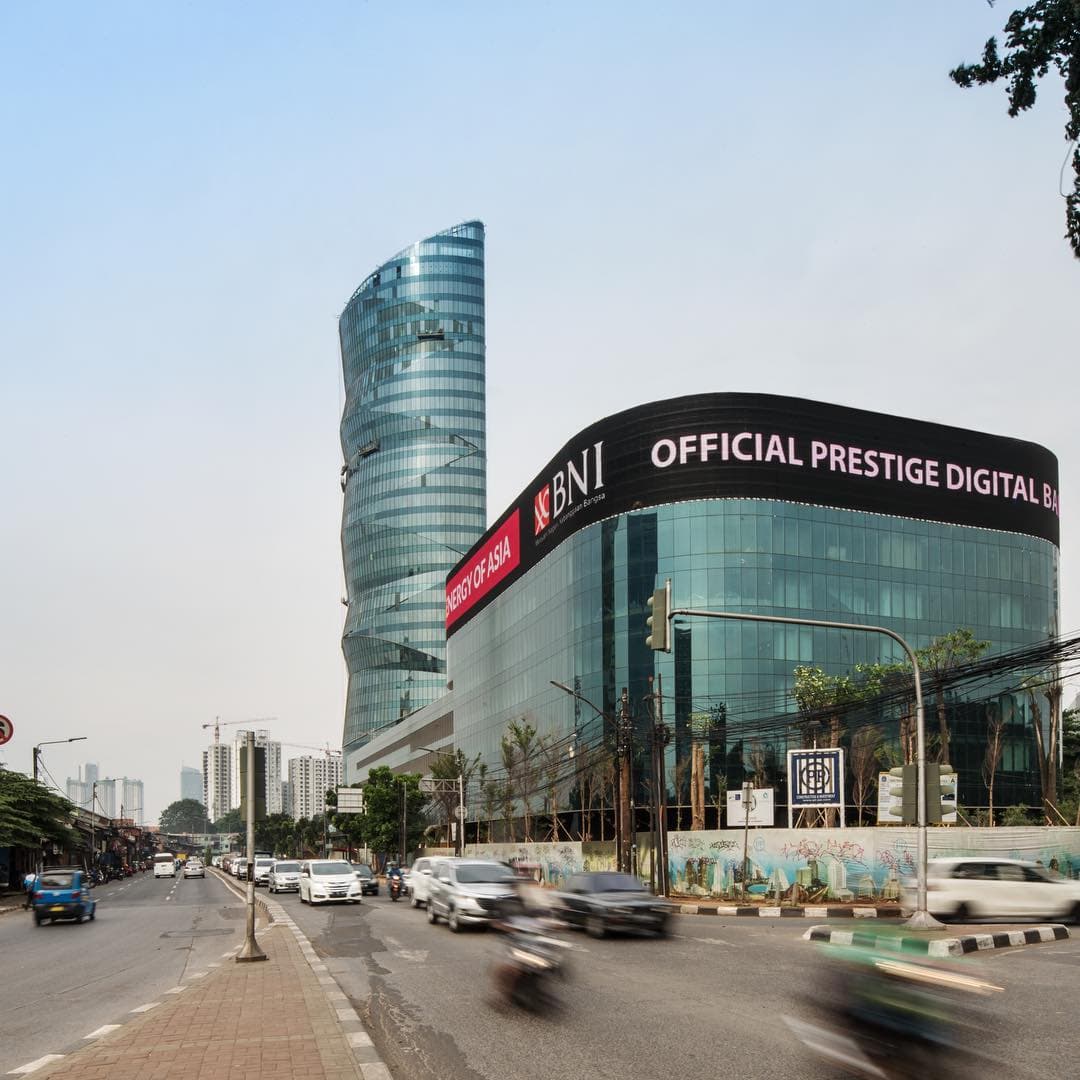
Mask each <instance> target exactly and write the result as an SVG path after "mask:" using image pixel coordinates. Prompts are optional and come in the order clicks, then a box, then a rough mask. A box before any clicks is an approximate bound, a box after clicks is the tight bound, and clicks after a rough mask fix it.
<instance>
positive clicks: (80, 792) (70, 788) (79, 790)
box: [66, 776, 92, 810]
mask: <svg viewBox="0 0 1080 1080" xmlns="http://www.w3.org/2000/svg"><path fill="white" fill-rule="evenodd" d="M66 787H67V797H68V799H69V800H70V801H71V804H72V806H77V807H78V808H79V809H80V810H89V809H90V800H91V798H92V785H91V784H89V783H87V781H85V780H76V779H73V778H72V777H70V776H69V777H68V778H67V784H66Z"/></svg>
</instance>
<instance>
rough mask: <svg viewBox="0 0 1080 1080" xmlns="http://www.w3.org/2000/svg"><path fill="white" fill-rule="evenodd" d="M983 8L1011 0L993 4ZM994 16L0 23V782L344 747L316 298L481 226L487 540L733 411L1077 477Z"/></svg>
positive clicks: (1068, 303)
mask: <svg viewBox="0 0 1080 1080" xmlns="http://www.w3.org/2000/svg"><path fill="white" fill-rule="evenodd" d="M1011 6H1012V5H1004V7H1007V8H1011ZM1006 15H1007V11H1006V10H1004V9H1003V6H1002V5H998V6H997V7H996V8H994V9H991V8H989V7H988V6H987V5H986V4H985V3H983V2H982V0H952V2H950V3H948V4H941V3H918V2H913V3H907V4H902V5H883V4H866V3H856V2H850V3H825V4H819V5H808V4H803V3H797V2H791V3H775V4H768V5H764V4H762V5H756V4H743V3H723V2H716V3H701V4H692V3H686V4H673V5H663V6H662V5H656V4H644V3H629V2H613V3H586V4H578V3H538V4H531V5H524V4H521V5H519V4H496V3H468V2H464V3H451V2H445V0H444V2H442V3H432V4H425V3H410V4H361V3H333V2H326V3H321V4H318V5H299V4H267V3H262V4H230V5H211V4H209V3H187V4H182V5H181V4H175V5H143V4H120V3H114V4H107V5H82V4H75V3H57V4H51V5H47V6H46V5H32V4H21V5H16V4H8V5H4V6H3V7H0V160H2V161H3V168H2V169H0V200H2V201H0V205H2V207H3V228H2V230H0V238H2V243H0V251H2V256H0V402H2V404H3V423H2V425H0V428H2V430H0V451H2V455H3V462H4V468H3V469H2V470H0V498H2V500H3V502H2V505H3V507H4V515H3V516H4V527H3V529H2V530H0V608H2V611H3V617H2V619H0V688H2V689H0V712H2V713H4V714H6V715H8V716H10V717H11V718H12V719H13V720H14V721H15V724H16V738H15V741H13V742H12V743H11V744H9V746H8V747H6V748H4V750H2V751H0V759H3V760H6V761H7V762H8V764H10V765H11V766H13V767H16V768H24V769H26V768H29V762H30V746H31V745H32V744H33V743H34V742H38V741H40V740H43V739H52V738H63V737H66V736H68V735H81V734H86V735H90V736H91V739H90V740H88V741H87V742H86V743H83V744H79V747H78V749H79V752H78V753H77V754H76V753H69V752H68V748H66V747H64V748H61V747H55V748H50V750H49V751H48V752H47V753H48V757H47V759H46V760H47V763H48V765H49V768H50V771H51V772H52V773H53V774H54V775H55V776H56V778H57V779H58V780H60V781H61V783H62V781H63V779H64V777H65V776H66V775H68V774H73V770H74V767H75V764H76V763H77V762H78V761H82V760H96V761H98V762H99V763H100V764H101V766H102V769H103V771H105V772H108V773H111V774H113V775H120V774H122V773H126V774H128V775H132V776H138V777H141V778H142V779H144V780H145V781H146V784H147V807H146V810H147V813H148V814H149V815H150V816H154V815H156V813H157V812H158V811H159V810H160V809H161V808H162V807H163V806H165V805H167V804H168V803H169V802H170V801H172V800H173V799H175V798H178V797H179V769H180V765H181V763H185V764H190V765H197V764H198V763H199V753H200V751H201V749H202V747H203V745H204V744H205V733H204V732H203V731H202V729H201V726H200V725H201V724H202V723H204V722H207V721H210V720H212V719H213V717H214V716H215V715H221V716H222V717H223V718H225V719H230V720H233V719H235V720H239V719H243V718H245V717H252V716H274V717H276V718H277V719H276V720H275V721H274V722H273V723H272V724H271V725H270V727H271V729H272V730H273V731H274V733H275V735H276V736H277V737H279V738H282V739H284V740H285V741H286V742H290V741H292V742H293V743H294V745H295V746H296V747H297V748H295V749H293V748H292V747H290V746H286V756H287V757H288V756H294V755H297V754H300V753H302V752H303V750H302V749H301V748H299V747H300V744H304V745H319V744H322V743H325V742H327V741H329V742H330V744H331V745H340V735H341V713H342V705H343V696H344V672H343V666H342V663H341V657H340V649H339V635H340V629H341V622H342V615H343V609H342V607H341V606H340V603H339V597H340V595H341V592H342V585H341V568H340V550H339V547H338V529H339V523H340V520H339V519H340V506H341V504H340V498H341V493H340V489H339V487H338V480H337V474H338V469H339V466H340V453H339V448H338V442H337V423H338V418H339V414H340V408H341V390H340V379H339V374H338V372H339V357H338V352H337V333H336V318H337V315H338V314H339V313H340V310H341V308H342V306H343V305H344V302H345V301H346V300H347V298H348V296H349V294H350V293H351V292H352V290H353V289H354V288H355V286H356V285H357V284H358V283H359V281H360V280H361V279H362V278H363V277H364V275H365V274H366V273H367V272H368V271H369V270H371V269H372V268H373V267H374V266H375V265H376V264H377V263H379V262H381V261H382V260H383V259H385V258H386V257H388V256H389V255H391V254H392V253H394V252H395V251H397V250H399V249H400V248H402V247H404V246H405V245H407V244H408V243H410V242H412V241H413V240H415V239H418V238H419V237H421V236H424V235H427V234H429V233H431V232H433V231H436V230H438V229H440V228H444V227H446V226H448V225H451V224H453V223H456V222H458V221H461V220H464V219H467V218H471V217H480V218H482V219H483V220H484V221H485V222H486V224H487V227H488V252H487V255H488V267H487V269H488V292H487V302H488V413H489V425H488V440H489V441H488V453H489V507H488V509H489V517H490V518H494V517H495V516H496V515H497V514H498V512H499V511H501V510H502V509H503V508H504V507H505V506H506V505H507V504H508V503H509V501H510V500H511V499H512V498H513V496H514V495H516V494H517V492H518V491H519V490H520V489H521V488H522V487H524V486H525V484H526V483H527V482H528V480H529V479H530V478H531V477H532V476H533V475H534V473H535V472H536V471H537V470H538V469H539V468H540V467H541V466H542V465H543V464H544V462H546V461H547V459H548V458H549V457H550V456H551V455H552V454H553V453H554V452H555V451H556V450H557V449H558V448H559V447H560V446H561V445H562V443H563V442H564V441H565V440H566V439H567V438H568V437H569V436H571V435H572V434H574V433H575V432H577V431H579V430H580V429H581V428H583V427H585V426H586V425H587V424H589V423H590V422H592V421H593V420H595V419H597V418H598V417H599V416H601V415H605V414H608V413H611V412H616V411H618V410H619V409H622V408H626V407H629V406H631V405H635V404H640V403H642V402H646V401H650V400H655V399H657V398H661V397H666V396H674V395H677V394H683V393H692V392H696V391H720V390H757V391H762V392H774V393H789V394H793V395H797V396H804V397H811V398H817V399H822V400H829V401H836V402H841V403H845V404H851V405H855V406H860V407H865V408H877V409H882V410H884V411H892V412H895V413H898V414H901V415H911V416H916V417H919V418H924V419H932V420H938V421H943V422H946V423H952V424H956V425H960V426H967V427H973V428H978V429H982V430H986V431H992V432H995V433H999V434H1005V435H1011V436H1015V437H1019V438H1026V439H1032V440H1035V441H1038V442H1041V443H1043V444H1044V445H1046V446H1048V447H1050V448H1051V449H1052V450H1054V451H1055V452H1056V453H1057V454H1058V456H1059V458H1060V460H1061V471H1062V495H1063V503H1064V508H1065V520H1064V523H1063V524H1064V532H1063V553H1064V558H1063V566H1062V581H1063V620H1062V626H1063V629H1065V630H1072V629H1077V628H1080V592H1078V587H1077V585H1076V584H1075V582H1074V578H1075V575H1074V573H1073V571H1072V567H1071V565H1070V561H1069V558H1068V554H1069V551H1070V549H1071V542H1070V538H1071V533H1070V531H1069V523H1070V514H1069V507H1070V506H1071V504H1072V501H1073V499H1074V497H1075V496H1076V495H1077V494H1078V488H1077V476H1078V475H1080V437H1078V436H1077V434H1076V432H1075V430H1074V429H1075V423H1074V420H1073V417H1074V415H1075V411H1076V410H1075V408H1074V407H1072V406H1071V404H1070V398H1071V391H1072V390H1074V389H1075V386H1076V376H1075V374H1074V371H1073V368H1074V363H1073V358H1074V356H1075V354H1076V349H1075V345H1074V342H1075V341H1076V332H1077V323H1078V312H1080V305H1078V304H1077V302H1076V292H1077V285H1078V282H1080V276H1078V275H1080V267H1078V265H1077V263H1076V261H1075V260H1074V259H1073V258H1072V257H1071V254H1070V252H1069V251H1068V248H1067V246H1066V244H1065V241H1064V240H1063V239H1061V236H1062V233H1063V231H1064V214H1063V204H1062V200H1061V198H1060V197H1059V195H1058V176H1059V170H1060V168H1061V163H1062V160H1063V158H1064V155H1065V151H1066V145H1065V143H1064V140H1063V134H1062V129H1063V123H1064V114H1063V107H1062V104H1061V92H1060V88H1059V86H1057V85H1056V84H1055V83H1053V82H1050V83H1049V84H1048V85H1047V86H1046V87H1045V89H1044V91H1043V95H1042V99H1041V100H1040V102H1039V105H1038V107H1037V108H1036V109H1035V110H1034V111H1033V112H1032V113H1029V114H1028V115H1026V116H1024V117H1022V118H1020V119H1017V120H1010V119H1009V118H1008V116H1007V115H1006V104H1005V99H1004V94H1003V92H1002V90H1001V88H1000V87H996V88H987V89H981V90H972V91H966V92H963V91H961V90H959V89H958V88H956V87H954V86H953V85H952V84H951V83H950V82H949V81H948V79H947V72H948V70H949V68H951V67H952V66H954V65H955V64H956V63H958V62H960V61H962V60H969V61H970V60H975V59H976V58H977V57H978V55H979V53H980V51H981V48H982V44H983V42H984V41H985V39H986V38H987V37H988V36H989V35H990V34H992V33H996V32H999V30H1000V25H1001V24H1002V23H1003V22H1004V19H1005V17H1006Z"/></svg>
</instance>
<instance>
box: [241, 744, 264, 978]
mask: <svg viewBox="0 0 1080 1080" xmlns="http://www.w3.org/2000/svg"><path fill="white" fill-rule="evenodd" d="M245 756H246V758H247V777H246V780H247V796H246V797H247V815H246V816H247V857H248V865H247V936H246V938H245V940H244V947H243V948H242V949H241V950H240V952H239V953H237V956H236V961H237V963H246V962H248V961H251V960H265V959H266V958H267V957H266V953H264V952H263V951H262V949H260V948H259V943H258V942H257V941H256V940H255V732H254V731H249V732H248V733H247V746H246V748H245Z"/></svg>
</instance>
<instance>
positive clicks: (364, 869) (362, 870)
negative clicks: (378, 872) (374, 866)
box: [353, 863, 375, 877]
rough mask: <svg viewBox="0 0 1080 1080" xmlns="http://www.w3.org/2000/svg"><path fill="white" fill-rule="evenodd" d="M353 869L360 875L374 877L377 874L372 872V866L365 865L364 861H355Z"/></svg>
mask: <svg viewBox="0 0 1080 1080" xmlns="http://www.w3.org/2000/svg"><path fill="white" fill-rule="evenodd" d="M353 869H354V870H355V871H356V872H357V873H358V874H359V875H360V876H361V877H374V876H375V875H374V874H372V872H371V867H370V866H365V865H364V864H363V863H353Z"/></svg>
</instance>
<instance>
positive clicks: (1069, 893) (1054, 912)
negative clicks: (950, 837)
mask: <svg viewBox="0 0 1080 1080" xmlns="http://www.w3.org/2000/svg"><path fill="white" fill-rule="evenodd" d="M902 902H903V905H904V906H905V907H908V908H913V907H914V906H915V883H914V881H913V880H911V879H907V880H905V882H904V895H903V898H902ZM926 906H927V909H928V910H929V912H930V914H931V915H936V916H938V917H940V918H943V919H1016V920H1025V919H1054V920H1066V921H1071V922H1080V881H1070V880H1069V879H1068V878H1063V877H1060V876H1059V875H1058V874H1057V873H1056V872H1054V871H1051V870H1046V869H1045V868H1043V867H1042V866H1038V865H1036V864H1035V863H1031V862H1022V861H1021V860H1019V859H996V858H989V857H983V858H963V859H931V860H930V862H929V863H928V864H927V868H926Z"/></svg>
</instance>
